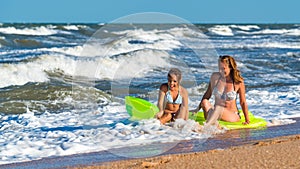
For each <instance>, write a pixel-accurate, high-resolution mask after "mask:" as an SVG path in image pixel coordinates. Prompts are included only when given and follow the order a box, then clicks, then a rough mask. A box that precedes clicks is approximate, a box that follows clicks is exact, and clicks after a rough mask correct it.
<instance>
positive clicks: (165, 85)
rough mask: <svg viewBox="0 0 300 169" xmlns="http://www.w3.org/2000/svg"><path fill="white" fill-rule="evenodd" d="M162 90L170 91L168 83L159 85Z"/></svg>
mask: <svg viewBox="0 0 300 169" xmlns="http://www.w3.org/2000/svg"><path fill="white" fill-rule="evenodd" d="M159 89H160V90H162V91H164V92H167V91H168V83H163V84H161V85H160V87H159Z"/></svg>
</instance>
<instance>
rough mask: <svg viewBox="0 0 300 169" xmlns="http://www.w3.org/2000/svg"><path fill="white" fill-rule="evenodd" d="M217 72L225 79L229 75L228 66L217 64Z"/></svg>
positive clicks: (221, 63)
mask: <svg viewBox="0 0 300 169" xmlns="http://www.w3.org/2000/svg"><path fill="white" fill-rule="evenodd" d="M219 71H220V73H221V74H222V75H223V76H224V77H227V76H229V75H230V68H229V65H227V64H226V63H223V62H220V63H219Z"/></svg>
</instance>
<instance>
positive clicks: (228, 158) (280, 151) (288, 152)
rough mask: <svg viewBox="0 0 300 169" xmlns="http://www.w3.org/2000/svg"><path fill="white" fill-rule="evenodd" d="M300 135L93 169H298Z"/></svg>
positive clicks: (104, 164) (89, 168)
mask: <svg viewBox="0 0 300 169" xmlns="http://www.w3.org/2000/svg"><path fill="white" fill-rule="evenodd" d="M299 150H300V135H292V136H283V137H277V138H273V139H265V140H260V141H256V142H254V143H251V144H246V145H243V146H233V147H229V148H226V149H215V150H208V151H205V152H196V153H188V154H177V155H166V156H160V157H153V158H143V159H134V160H122V161H115V162H108V163H103V164H101V165H95V166H88V167H78V168H86V169H94V168H300V156H299V155H300V153H299Z"/></svg>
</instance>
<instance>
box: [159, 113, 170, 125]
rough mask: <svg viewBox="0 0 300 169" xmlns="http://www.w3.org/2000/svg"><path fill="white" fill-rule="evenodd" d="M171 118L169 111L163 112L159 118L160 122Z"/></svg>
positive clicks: (163, 122)
mask: <svg viewBox="0 0 300 169" xmlns="http://www.w3.org/2000/svg"><path fill="white" fill-rule="evenodd" d="M171 119H172V114H171V113H164V114H163V115H162V116H161V118H160V119H159V121H160V123H161V124H166V123H167V122H169V121H170V120H171Z"/></svg>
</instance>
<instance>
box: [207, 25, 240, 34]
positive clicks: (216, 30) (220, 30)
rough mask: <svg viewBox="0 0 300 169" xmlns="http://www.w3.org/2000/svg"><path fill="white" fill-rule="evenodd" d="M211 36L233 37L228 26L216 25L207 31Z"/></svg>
mask: <svg viewBox="0 0 300 169" xmlns="http://www.w3.org/2000/svg"><path fill="white" fill-rule="evenodd" d="M208 30H209V31H210V32H212V33H213V34H217V35H222V36H233V35H234V34H233V32H232V29H231V28H230V26H225V25H217V26H214V27H212V28H209V29H208Z"/></svg>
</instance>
